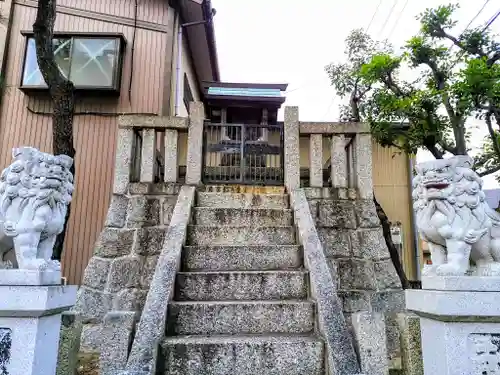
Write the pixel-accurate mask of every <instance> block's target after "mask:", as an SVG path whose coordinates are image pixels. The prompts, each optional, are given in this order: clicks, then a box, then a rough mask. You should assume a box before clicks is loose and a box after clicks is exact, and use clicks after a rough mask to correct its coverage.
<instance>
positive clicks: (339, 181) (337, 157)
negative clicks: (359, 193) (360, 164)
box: [330, 134, 347, 198]
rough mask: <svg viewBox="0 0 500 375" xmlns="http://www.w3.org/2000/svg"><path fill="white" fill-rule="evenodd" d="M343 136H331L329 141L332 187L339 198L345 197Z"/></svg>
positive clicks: (345, 175)
mask: <svg viewBox="0 0 500 375" xmlns="http://www.w3.org/2000/svg"><path fill="white" fill-rule="evenodd" d="M345 146H346V139H345V136H344V135H343V134H339V135H333V136H332V140H331V159H330V160H331V163H332V168H331V180H332V187H333V188H336V189H338V191H339V196H340V198H346V197H347V152H346V150H345Z"/></svg>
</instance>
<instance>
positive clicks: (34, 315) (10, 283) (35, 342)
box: [0, 269, 76, 375]
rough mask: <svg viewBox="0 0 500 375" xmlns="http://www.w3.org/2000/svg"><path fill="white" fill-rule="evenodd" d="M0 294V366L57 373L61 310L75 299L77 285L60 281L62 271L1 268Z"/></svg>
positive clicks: (12, 374) (15, 371)
mask: <svg viewBox="0 0 500 375" xmlns="http://www.w3.org/2000/svg"><path fill="white" fill-rule="evenodd" d="M49 273H51V274H53V275H49ZM57 274H59V278H56V276H57ZM0 295H1V296H2V298H0V312H1V314H0V352H1V353H2V355H1V356H0V369H1V368H4V369H5V371H4V372H5V373H6V374H9V375H39V374H44V375H45V374H46V375H54V374H55V373H56V367H57V356H58V351H59V335H60V329H61V314H62V312H63V311H65V310H69V309H70V308H71V306H73V304H74V303H75V300H76V286H63V285H61V278H60V272H39V271H33V270H19V269H13V270H0Z"/></svg>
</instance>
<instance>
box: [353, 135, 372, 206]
mask: <svg viewBox="0 0 500 375" xmlns="http://www.w3.org/2000/svg"><path fill="white" fill-rule="evenodd" d="M354 147H355V150H354V153H355V158H354V160H355V163H354V175H355V178H356V188H357V190H358V194H359V197H360V198H361V199H369V200H372V199H373V177H372V137H371V135H370V134H356V138H355V140H354Z"/></svg>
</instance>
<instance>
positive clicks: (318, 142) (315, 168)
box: [309, 134, 323, 187]
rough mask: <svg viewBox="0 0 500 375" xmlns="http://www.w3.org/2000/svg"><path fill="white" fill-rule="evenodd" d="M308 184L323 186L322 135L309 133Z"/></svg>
mask: <svg viewBox="0 0 500 375" xmlns="http://www.w3.org/2000/svg"><path fill="white" fill-rule="evenodd" d="M309 184H310V186H311V187H323V135H322V134H311V136H310V138H309Z"/></svg>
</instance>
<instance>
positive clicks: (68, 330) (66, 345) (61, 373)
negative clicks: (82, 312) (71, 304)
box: [56, 311, 83, 375]
mask: <svg viewBox="0 0 500 375" xmlns="http://www.w3.org/2000/svg"><path fill="white" fill-rule="evenodd" d="M82 326H83V325H82V321H81V319H80V317H79V314H78V313H75V312H73V311H65V312H64V313H63V314H62V322H61V336H60V338H59V355H58V358H57V371H56V375H74V374H75V369H76V366H77V362H78V352H79V350H80V339H81V335H82Z"/></svg>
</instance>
